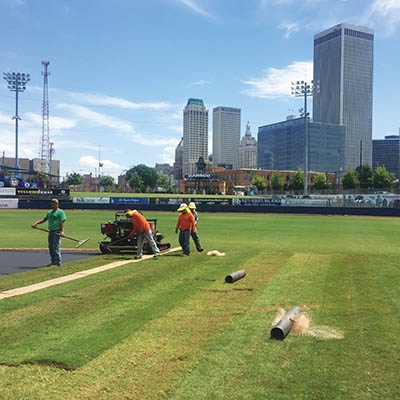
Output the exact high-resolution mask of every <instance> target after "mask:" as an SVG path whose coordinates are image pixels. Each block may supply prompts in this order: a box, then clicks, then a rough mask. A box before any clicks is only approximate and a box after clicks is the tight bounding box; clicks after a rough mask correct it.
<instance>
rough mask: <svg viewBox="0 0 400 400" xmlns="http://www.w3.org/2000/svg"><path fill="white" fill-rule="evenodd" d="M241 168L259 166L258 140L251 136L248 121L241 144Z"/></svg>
mask: <svg viewBox="0 0 400 400" xmlns="http://www.w3.org/2000/svg"><path fill="white" fill-rule="evenodd" d="M239 168H257V140H256V138H254V137H253V136H251V131H250V124H249V122H248V121H247V124H246V133H245V135H244V136H243V137H242V140H241V141H240V146H239Z"/></svg>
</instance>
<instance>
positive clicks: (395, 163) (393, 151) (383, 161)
mask: <svg viewBox="0 0 400 400" xmlns="http://www.w3.org/2000/svg"><path fill="white" fill-rule="evenodd" d="M377 167H385V168H386V170H387V171H388V172H392V173H393V174H394V175H395V176H396V178H397V179H398V178H399V177H400V140H399V135H389V136H385V139H374V140H373V141H372V169H374V170H375V169H376V168H377Z"/></svg>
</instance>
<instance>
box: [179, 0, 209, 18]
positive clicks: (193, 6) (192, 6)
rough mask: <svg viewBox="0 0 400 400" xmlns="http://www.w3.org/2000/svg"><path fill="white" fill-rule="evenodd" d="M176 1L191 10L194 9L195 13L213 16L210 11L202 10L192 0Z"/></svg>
mask: <svg viewBox="0 0 400 400" xmlns="http://www.w3.org/2000/svg"><path fill="white" fill-rule="evenodd" d="M178 1H179V2H180V3H182V4H184V5H185V6H187V7H189V8H190V9H191V10H193V11H195V12H196V13H198V14H200V15H203V16H204V17H207V18H213V16H212V15H211V14H210V13H208V12H207V11H205V10H203V9H202V8H201V7H200V6H199V5H198V4H197V3H196V2H195V1H194V0H178Z"/></svg>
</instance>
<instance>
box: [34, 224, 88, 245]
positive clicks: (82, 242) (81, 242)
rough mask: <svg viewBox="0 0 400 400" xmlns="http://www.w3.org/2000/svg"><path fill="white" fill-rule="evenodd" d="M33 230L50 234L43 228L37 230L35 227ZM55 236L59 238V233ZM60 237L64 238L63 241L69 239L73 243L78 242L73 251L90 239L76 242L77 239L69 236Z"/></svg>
mask: <svg viewBox="0 0 400 400" xmlns="http://www.w3.org/2000/svg"><path fill="white" fill-rule="evenodd" d="M35 229H38V230H39V231H43V232H50V231H49V230H48V229H43V228H38V227H36V228H35ZM57 235H59V236H61V235H60V234H59V233H57ZM61 237H63V238H65V239H69V240H73V241H74V242H78V244H77V245H76V246H75V249H77V248H78V247H81V246H82V245H83V244H85V243H86V242H87V241H88V240H90V237H88V238H87V239H85V240H78V239H75V238H73V237H70V236H65V235H64V236H61Z"/></svg>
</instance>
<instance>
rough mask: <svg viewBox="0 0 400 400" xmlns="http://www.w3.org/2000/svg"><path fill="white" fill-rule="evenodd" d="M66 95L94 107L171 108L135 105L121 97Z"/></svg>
mask: <svg viewBox="0 0 400 400" xmlns="http://www.w3.org/2000/svg"><path fill="white" fill-rule="evenodd" d="M65 94H66V95H67V96H69V97H71V98H73V99H74V101H75V102H80V103H83V104H89V105H94V106H104V107H116V108H121V109H128V110H166V109H169V108H170V107H171V105H170V104H169V103H165V102H155V103H133V102H132V101H129V100H125V99H121V98H120V97H112V96H106V95H100V94H92V93H72V92H65Z"/></svg>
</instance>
